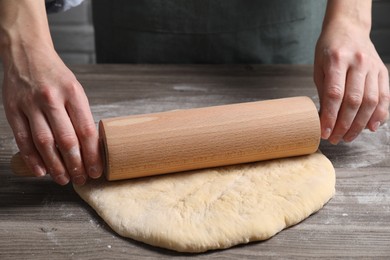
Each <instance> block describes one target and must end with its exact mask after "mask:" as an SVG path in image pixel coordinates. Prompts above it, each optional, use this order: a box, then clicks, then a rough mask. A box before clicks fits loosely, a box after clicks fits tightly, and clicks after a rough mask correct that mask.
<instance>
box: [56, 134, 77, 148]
mask: <svg viewBox="0 0 390 260" xmlns="http://www.w3.org/2000/svg"><path fill="white" fill-rule="evenodd" d="M56 142H57V145H58V146H59V147H60V148H61V149H64V150H70V149H72V147H74V146H76V145H77V144H78V140H77V138H76V136H74V135H72V134H62V135H59V136H58V138H57V139H56Z"/></svg>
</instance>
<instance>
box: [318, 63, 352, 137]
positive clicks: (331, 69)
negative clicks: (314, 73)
mask: <svg viewBox="0 0 390 260" xmlns="http://www.w3.org/2000/svg"><path fill="white" fill-rule="evenodd" d="M324 67H325V69H324V83H323V89H322V93H321V94H320V96H322V100H321V110H320V120H321V133H322V135H321V137H322V138H323V139H328V138H329V136H330V135H331V134H332V132H333V129H334V127H335V124H336V120H337V115H338V113H339V110H340V107H341V103H342V100H343V96H344V86H345V79H346V67H345V66H344V65H342V64H341V63H340V62H339V61H337V59H336V61H328V62H326V63H325V65H324Z"/></svg>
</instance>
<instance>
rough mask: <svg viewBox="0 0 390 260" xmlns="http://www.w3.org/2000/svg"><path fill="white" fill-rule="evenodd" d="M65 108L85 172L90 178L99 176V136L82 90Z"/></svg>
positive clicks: (100, 161) (100, 170) (100, 172)
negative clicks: (72, 126) (79, 147)
mask: <svg viewBox="0 0 390 260" xmlns="http://www.w3.org/2000/svg"><path fill="white" fill-rule="evenodd" d="M80 88H81V86H80ZM66 108H67V111H68V114H69V116H70V118H71V120H72V123H73V125H74V128H75V131H76V134H77V136H78V139H79V141H80V144H81V151H82V157H83V160H84V165H85V169H86V172H87V174H88V175H89V176H90V177H91V178H94V179H96V178H99V177H100V176H101V175H102V172H103V165H102V158H101V154H100V150H99V136H98V133H97V130H96V126H95V122H94V120H93V117H92V113H91V110H90V107H89V103H88V99H87V97H86V96H85V94H84V91H83V93H82V94H80V95H77V97H75V98H74V99H72V100H70V101H69V102H68V103H67V104H66Z"/></svg>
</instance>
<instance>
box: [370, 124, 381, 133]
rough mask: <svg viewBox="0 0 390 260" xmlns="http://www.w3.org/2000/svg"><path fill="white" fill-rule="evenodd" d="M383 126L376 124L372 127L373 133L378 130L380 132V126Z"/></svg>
mask: <svg viewBox="0 0 390 260" xmlns="http://www.w3.org/2000/svg"><path fill="white" fill-rule="evenodd" d="M380 125H381V122H376V123H375V124H374V125H373V126H372V131H373V132H375V131H376V130H378V128H379V126H380Z"/></svg>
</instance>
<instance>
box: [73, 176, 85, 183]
mask: <svg viewBox="0 0 390 260" xmlns="http://www.w3.org/2000/svg"><path fill="white" fill-rule="evenodd" d="M85 181H86V179H85V177H84V175H78V176H75V177H74V178H73V179H72V182H73V183H74V184H76V185H83V184H84V183H85Z"/></svg>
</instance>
